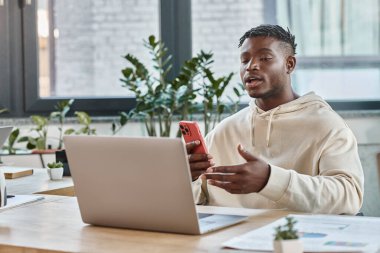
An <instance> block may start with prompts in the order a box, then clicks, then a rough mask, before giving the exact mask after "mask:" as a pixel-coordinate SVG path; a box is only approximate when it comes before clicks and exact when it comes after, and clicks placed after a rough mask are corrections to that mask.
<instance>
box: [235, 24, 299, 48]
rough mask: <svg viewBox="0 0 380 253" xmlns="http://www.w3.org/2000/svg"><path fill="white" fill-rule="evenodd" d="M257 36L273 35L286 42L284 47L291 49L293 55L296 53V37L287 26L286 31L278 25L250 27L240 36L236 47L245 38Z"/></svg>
mask: <svg viewBox="0 0 380 253" xmlns="http://www.w3.org/2000/svg"><path fill="white" fill-rule="evenodd" d="M259 36H264V37H273V38H275V39H277V40H279V41H281V42H284V43H286V47H287V48H289V49H290V50H291V53H292V54H293V55H295V54H296V47H297V44H296V43H295V39H296V37H295V36H294V35H293V34H292V33H291V32H290V30H289V28H288V30H287V31H286V30H285V29H284V28H282V27H281V26H279V25H259V26H257V27H254V28H252V29H250V30H249V31H247V32H246V33H244V35H243V36H242V37H241V38H240V40H239V46H238V47H241V45H243V43H244V41H245V40H246V39H248V38H253V37H259Z"/></svg>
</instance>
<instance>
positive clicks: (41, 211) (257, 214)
mask: <svg viewBox="0 0 380 253" xmlns="http://www.w3.org/2000/svg"><path fill="white" fill-rule="evenodd" d="M199 210H201V211H210V212H213V213H234V214H245V215H253V216H252V217H251V218H250V219H249V221H247V222H244V223H241V224H238V225H235V226H232V227H229V228H225V229H223V230H219V231H215V232H212V233H209V234H206V235H202V236H193V235H180V234H170V233H159V232H147V231H138V230H128V229H116V228H105V227H96V226H90V225H86V224H84V223H83V222H82V220H81V218H80V213H79V208H78V204H77V200H76V198H72V197H56V196H47V198H46V200H45V201H43V202H37V203H34V204H31V205H27V206H22V207H18V208H14V209H9V210H6V211H4V212H1V213H0V252H16V253H21V252H24V253H25V252H33V253H35V252H55V251H63V252H95V253H97V252H116V253H117V252H220V251H221V252H233V251H232V250H227V249H222V248H221V244H222V243H223V242H224V241H226V240H228V239H229V238H231V237H233V236H237V235H241V234H242V233H245V232H248V231H250V230H252V229H255V228H258V227H261V226H263V225H265V224H268V223H270V222H272V221H274V220H275V219H278V218H280V217H283V216H285V215H287V214H288V212H285V211H274V210H254V209H240V208H239V209H237V208H222V207H204V206H202V207H199ZM236 252H239V253H241V252H242V251H236Z"/></svg>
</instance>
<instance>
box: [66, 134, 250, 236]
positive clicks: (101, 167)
mask: <svg viewBox="0 0 380 253" xmlns="http://www.w3.org/2000/svg"><path fill="white" fill-rule="evenodd" d="M64 143H65V147H66V153H67V158H68V162H69V167H70V171H71V175H72V177H73V181H74V187H75V193H76V195H77V198H78V203H79V208H80V212H81V215H82V219H83V221H84V222H85V223H88V224H93V225H100V226H110V227H122V228H131V229H140V230H151V231H162V232H172V233H182V234H202V233H205V232H209V231H213V230H216V229H219V228H222V227H226V226H230V225H232V224H236V223H238V222H241V221H243V220H245V219H247V217H246V216H238V215H214V214H204V213H203V214H197V212H196V208H195V204H194V199H193V194H192V190H191V177H190V171H189V164H188V161H187V155H186V150H185V146H184V144H183V142H182V140H181V139H179V138H177V139H171V138H130V137H101V136H65V137H64Z"/></svg>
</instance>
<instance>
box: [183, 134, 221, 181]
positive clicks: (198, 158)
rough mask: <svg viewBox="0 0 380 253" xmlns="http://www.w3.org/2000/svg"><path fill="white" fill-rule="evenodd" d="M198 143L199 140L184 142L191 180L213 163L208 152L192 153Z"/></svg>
mask: <svg viewBox="0 0 380 253" xmlns="http://www.w3.org/2000/svg"><path fill="white" fill-rule="evenodd" d="M200 144H201V143H200V141H192V142H189V143H187V144H186V150H187V154H188V159H189V164H190V172H191V177H192V180H193V181H194V180H196V179H197V178H198V177H199V176H200V175H202V174H203V173H205V172H206V170H207V169H208V168H210V167H211V166H213V165H215V164H214V163H213V161H212V156H211V155H210V154H195V153H193V150H194V148H195V147H196V146H198V145H200Z"/></svg>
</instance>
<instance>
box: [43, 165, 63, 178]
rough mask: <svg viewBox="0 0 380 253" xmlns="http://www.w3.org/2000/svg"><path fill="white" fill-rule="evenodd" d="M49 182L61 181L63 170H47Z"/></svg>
mask: <svg viewBox="0 0 380 253" xmlns="http://www.w3.org/2000/svg"><path fill="white" fill-rule="evenodd" d="M47 172H48V174H49V177H50V179H51V180H61V179H62V178H63V168H62V167H61V168H54V169H47Z"/></svg>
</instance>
